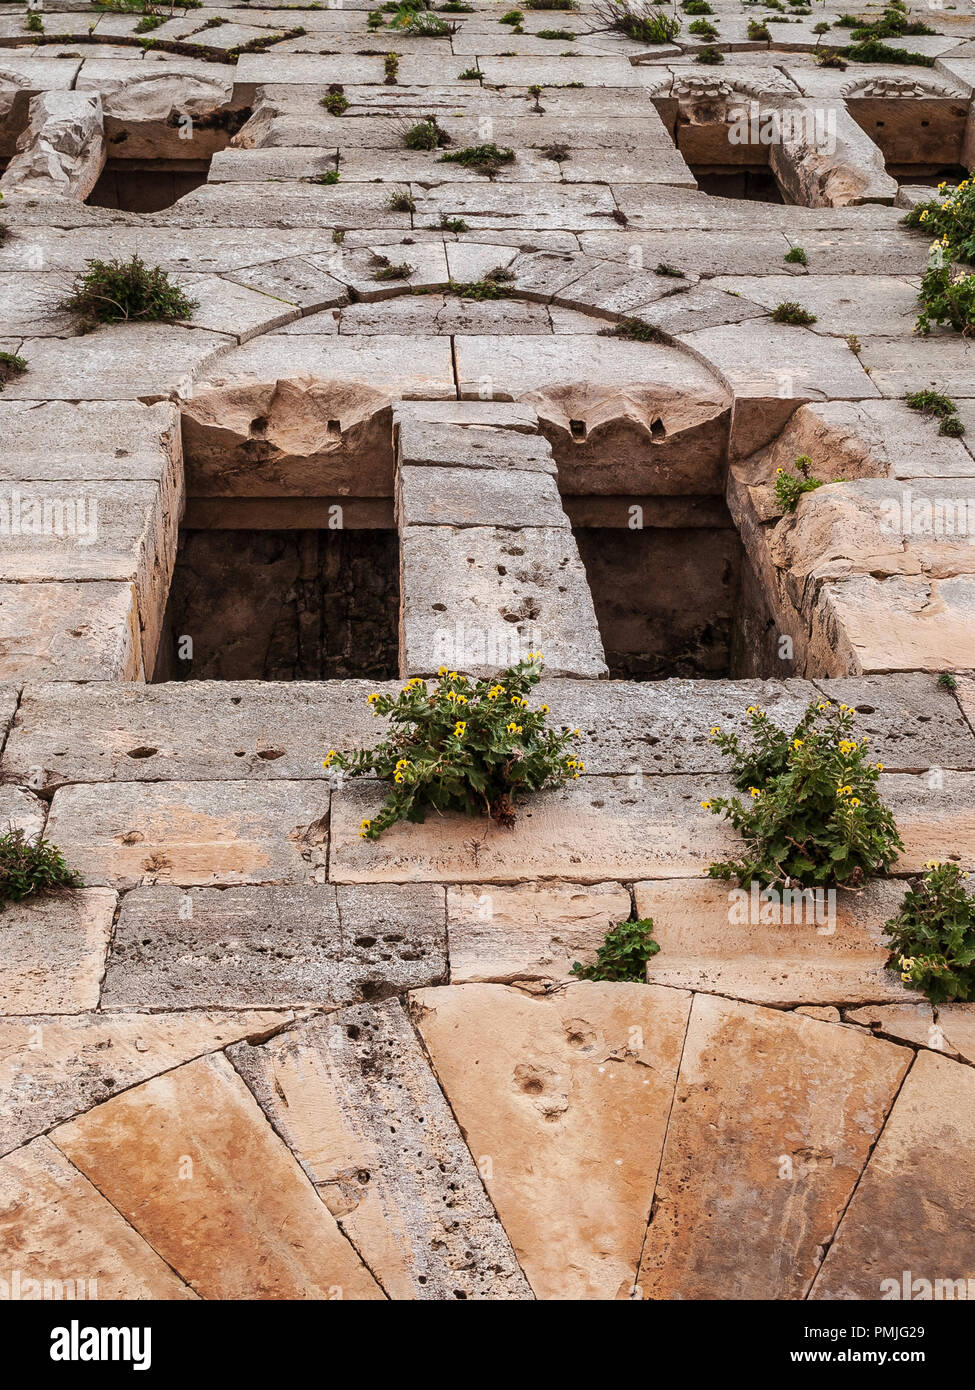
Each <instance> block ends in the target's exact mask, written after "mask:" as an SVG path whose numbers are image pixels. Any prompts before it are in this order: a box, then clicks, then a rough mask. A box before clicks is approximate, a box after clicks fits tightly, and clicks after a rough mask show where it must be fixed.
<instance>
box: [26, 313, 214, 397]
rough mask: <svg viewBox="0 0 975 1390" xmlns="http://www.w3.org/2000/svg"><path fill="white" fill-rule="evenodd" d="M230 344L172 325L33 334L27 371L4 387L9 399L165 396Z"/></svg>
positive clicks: (126, 325) (201, 331) (122, 325)
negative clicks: (78, 333)
mask: <svg viewBox="0 0 975 1390" xmlns="http://www.w3.org/2000/svg"><path fill="white" fill-rule="evenodd" d="M233 345H234V339H233V338H231V337H230V336H229V335H227V334H222V333H209V332H207V331H205V330H204V329H202V328H181V327H177V326H175V325H173V324H163V323H151V324H136V323H120V324H114V325H112V326H106V325H102V327H100V328H98V329H96V330H95V332H93V333H88V334H86V335H85V336H84V337H83V338H81V339H78V338H32V339H30V340H29V341H28V342H26V343H25V344H24V352H23V356H24V357H26V358H27V360H28V361H29V362H30V370H29V371H28V372H24V374H23V375H22V376H17V377H14V378H13V380H11V381H9V382H8V383H7V385H6V386H5V387H4V396H5V397H8V398H9V399H10V400H29V401H37V400H70V401H77V400H99V401H103V400H104V401H118V400H135V399H139V400H143V401H159V400H164V399H165V398H166V397H167V396H168V395H169V394H170V392H171V391H176V390H180V389H182V388H183V387H184V386H185V385H186V384H187V383H188V382H189V381H190V380H191V379H192V377H193V374H194V373H195V372H198V371H201V370H203V368H204V367H205V366H207V365H208V364H210V363H211V362H213V361H214V359H215V358H217V357H219V356H220V355H221V354H222V353H223V352H224V351H225V349H226V348H228V347H232V346H233Z"/></svg>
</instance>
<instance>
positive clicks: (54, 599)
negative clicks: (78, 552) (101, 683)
mask: <svg viewBox="0 0 975 1390" xmlns="http://www.w3.org/2000/svg"><path fill="white" fill-rule="evenodd" d="M142 676H143V664H142V642H141V637H140V632H139V610H138V605H137V603H136V594H135V585H134V584H124V583H123V584H115V583H109V582H96V583H86V584H4V583H0V679H2V680H11V679H13V678H15V677H32V678H33V679H35V680H48V679H58V680H75V681H86V680H116V681H132V680H140V679H142Z"/></svg>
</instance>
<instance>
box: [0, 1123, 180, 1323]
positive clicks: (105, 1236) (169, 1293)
mask: <svg viewBox="0 0 975 1390" xmlns="http://www.w3.org/2000/svg"><path fill="white" fill-rule="evenodd" d="M0 1210H2V1211H3V1250H4V1279H5V1280H9V1281H10V1286H11V1288H10V1292H9V1293H8V1294H7V1297H9V1298H22V1299H40V1298H44V1299H72V1300H73V1299H86V1300H87V1299H116V1298H118V1299H122V1298H125V1299H129V1298H133V1299H156V1298H159V1299H186V1298H190V1299H192V1298H195V1297H196V1295H195V1294H194V1293H193V1291H192V1289H190V1288H189V1287H188V1286H187V1285H186V1284H185V1283H184V1282H183V1280H182V1279H180V1277H179V1276H178V1275H177V1274H175V1273H174V1272H173V1270H172V1269H170V1268H169V1266H168V1265H167V1264H166V1262H165V1260H164V1259H162V1258H160V1256H159V1255H158V1254H157V1253H156V1251H155V1250H153V1248H152V1246H151V1245H149V1244H147V1242H146V1241H145V1240H143V1238H142V1236H141V1235H139V1234H138V1232H137V1231H134V1230H133V1229H132V1227H131V1226H130V1225H129V1224H128V1223H127V1221H126V1220H125V1218H124V1217H123V1216H121V1215H120V1214H119V1213H118V1212H117V1211H116V1209H115V1207H113V1206H112V1204H111V1203H110V1202H107V1201H106V1200H105V1198H104V1197H103V1196H102V1194H101V1193H100V1192H99V1191H98V1188H97V1187H96V1186H93V1185H92V1183H90V1182H89V1181H88V1179H87V1178H86V1177H85V1176H84V1175H83V1174H82V1173H79V1171H78V1169H77V1168H75V1167H74V1166H73V1165H72V1164H71V1163H69V1162H68V1160H67V1159H66V1158H65V1156H64V1154H62V1153H61V1152H60V1150H58V1149H57V1148H55V1146H54V1145H53V1144H52V1143H51V1141H50V1140H49V1139H45V1138H40V1139H35V1140H34V1142H33V1143H32V1144H28V1145H27V1147H26V1148H23V1149H20V1150H19V1151H18V1152H17V1153H12V1154H8V1155H7V1157H6V1158H4V1159H3V1160H0ZM14 1279H16V1280H17V1289H18V1292H17V1293H14V1292H13V1289H12V1285H13V1281H14Z"/></svg>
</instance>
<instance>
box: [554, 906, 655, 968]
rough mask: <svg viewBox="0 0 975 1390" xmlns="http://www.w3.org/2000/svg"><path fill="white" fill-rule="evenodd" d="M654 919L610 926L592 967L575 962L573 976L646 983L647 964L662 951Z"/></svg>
mask: <svg viewBox="0 0 975 1390" xmlns="http://www.w3.org/2000/svg"><path fill="white" fill-rule="evenodd" d="M653 932H654V925H653V918H652V917H641V918H640V919H639V920H638V921H636V922H619V923H617V925H616V926H615V927H610V929H609V931H608V932H607V933H606V937H605V940H604V941H603V944H602V945H601V946H600V947H599V948H598V950H597V951H596V959H595V960H594V961H593V963H592V965H585V966H584V965H582V964H581V962H580V961H576V963H575V964H574V965H573V967H572V969H571V970H570V971H569V974H570V975H575V976H576V978H577V979H579V980H608V981H611V982H613V983H617V982H628V983H630V984H646V979H647V961H649V960H650V958H651V957H652V956H655V955H656V954H657V952H658V951H659V950H660V946H659V944H658V943H657V942H656V941H654V939H653Z"/></svg>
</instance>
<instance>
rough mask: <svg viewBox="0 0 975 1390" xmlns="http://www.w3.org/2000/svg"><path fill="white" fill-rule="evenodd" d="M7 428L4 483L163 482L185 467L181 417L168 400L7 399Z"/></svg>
mask: <svg viewBox="0 0 975 1390" xmlns="http://www.w3.org/2000/svg"><path fill="white" fill-rule="evenodd" d="M4 394H6V393H4ZM0 429H2V431H3V439H4V451H3V457H2V459H0V479H3V481H5V482H7V481H9V482H32V483H33V482H80V481H84V482H88V483H96V482H136V481H142V480H144V481H151V482H160V483H161V482H162V481H163V479H164V478H165V477H167V476H169V475H172V476H173V477H174V478H178V474H179V470H180V469H181V465H182V459H181V448H180V433H179V412H178V411H177V409H176V407H175V406H174V405H173V404H172V403H171V402H169V401H166V402H160V403H159V404H157V405H143V404H141V402H139V401H126V402H124V403H123V402H118V401H46V402H41V401H6V400H5V401H4V403H3V404H2V405H0ZM179 491H180V489H178V488H177V489H176V493H177V496H178V495H179Z"/></svg>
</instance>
